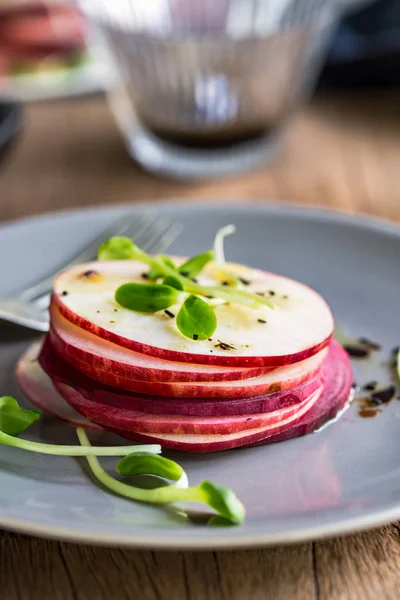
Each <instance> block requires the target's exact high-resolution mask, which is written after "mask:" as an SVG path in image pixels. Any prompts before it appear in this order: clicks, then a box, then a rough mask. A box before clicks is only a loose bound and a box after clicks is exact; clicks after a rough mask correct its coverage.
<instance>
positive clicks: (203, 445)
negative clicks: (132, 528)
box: [113, 342, 353, 453]
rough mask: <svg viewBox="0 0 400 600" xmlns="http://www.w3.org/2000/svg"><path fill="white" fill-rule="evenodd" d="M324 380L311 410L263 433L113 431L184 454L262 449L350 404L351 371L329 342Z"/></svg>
mask: <svg viewBox="0 0 400 600" xmlns="http://www.w3.org/2000/svg"><path fill="white" fill-rule="evenodd" d="M324 369H325V374H326V379H325V385H324V390H323V392H322V394H321V396H320V397H319V399H318V400H317V401H316V402H315V404H314V405H313V406H312V408H311V409H310V410H309V411H307V412H306V413H305V414H304V415H303V416H302V417H299V418H298V419H297V421H294V422H291V423H290V425H289V426H288V427H287V426H285V425H283V426H280V427H279V426H278V427H275V429H274V430H271V429H270V428H266V429H265V430H263V431H259V432H254V431H252V430H248V431H247V432H246V431H242V432H237V433H235V434H232V435H228V436H221V435H218V436H212V435H210V436H195V435H175V436H172V435H168V434H161V435H159V436H150V435H146V434H142V433H136V432H127V431H126V430H113V431H114V432H115V433H118V434H119V435H122V436H123V437H126V438H128V439H134V440H136V441H140V442H148V443H155V442H156V443H159V444H162V445H163V446H164V447H166V448H171V449H174V450H182V451H184V452H196V453H205V452H218V451H221V450H230V449H233V448H239V447H247V446H262V445H265V444H271V443H274V442H279V441H284V440H289V439H291V438H295V437H298V436H302V435H306V434H308V433H312V432H314V431H315V430H316V429H318V428H319V427H321V426H322V425H324V424H325V423H326V422H329V421H330V420H333V419H334V418H335V417H336V416H337V415H338V414H339V413H340V412H341V411H342V410H343V409H344V408H345V407H346V406H347V405H348V404H349V402H350V399H351V395H352V394H351V390H352V385H353V371H352V367H351V363H350V360H349V357H348V355H347V353H346V352H345V351H344V350H343V349H342V348H341V346H340V345H339V344H337V343H336V342H332V344H331V347H330V353H329V355H328V357H327V359H326V362H325V364H324Z"/></svg>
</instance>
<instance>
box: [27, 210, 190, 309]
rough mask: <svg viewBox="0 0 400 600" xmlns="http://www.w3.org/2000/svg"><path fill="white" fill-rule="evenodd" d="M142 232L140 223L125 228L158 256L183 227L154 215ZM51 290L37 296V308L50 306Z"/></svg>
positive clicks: (146, 219) (145, 217)
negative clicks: (139, 227) (139, 228)
mask: <svg viewBox="0 0 400 600" xmlns="http://www.w3.org/2000/svg"><path fill="white" fill-rule="evenodd" d="M140 226H141V227H142V229H141V231H140V232H138V235H137V236H136V232H137V231H138V223H137V222H135V223H128V224H127V226H126V227H125V228H124V235H125V236H127V237H134V238H135V240H134V241H135V243H137V244H138V245H140V246H141V247H142V248H143V249H144V250H146V251H148V252H153V253H154V254H158V253H160V252H165V250H167V248H169V246H171V244H172V243H173V242H174V241H175V240H176V239H177V237H178V236H179V235H180V233H181V232H182V229H183V227H182V225H181V224H180V223H173V222H171V221H170V220H169V219H166V218H163V217H161V218H159V219H156V218H155V217H154V216H153V215H148V214H147V215H143V216H142V218H141V220H140ZM50 291H51V287H50V289H49V290H46V291H45V292H43V293H42V294H40V295H37V296H36V297H35V298H34V299H33V301H34V303H35V306H36V307H37V308H39V309H43V310H44V309H46V308H47V307H48V305H49V299H50V296H49V293H50Z"/></svg>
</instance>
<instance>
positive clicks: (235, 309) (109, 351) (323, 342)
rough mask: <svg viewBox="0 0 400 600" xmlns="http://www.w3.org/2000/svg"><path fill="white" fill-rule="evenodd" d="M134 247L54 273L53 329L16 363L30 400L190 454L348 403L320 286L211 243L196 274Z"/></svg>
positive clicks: (265, 437)
mask: <svg viewBox="0 0 400 600" xmlns="http://www.w3.org/2000/svg"><path fill="white" fill-rule="evenodd" d="M126 244H127V245H128V242H126ZM103 255H104V253H103ZM105 255H106V257H107V258H108V257H109V256H110V253H105ZM100 256H102V254H100ZM133 256H134V257H135V260H134V259H132V258H130V257H129V253H128V254H126V253H125V252H122V253H120V254H118V253H117V258H124V259H125V260H100V261H96V262H92V263H88V264H84V265H77V266H73V267H71V268H69V269H68V270H66V271H64V272H63V273H61V274H60V275H59V277H58V278H57V280H56V281H55V284H54V290H53V297H52V302H51V307H50V316H51V327H50V331H49V334H48V335H47V337H46V339H45V340H44V342H43V344H42V346H41V348H40V351H39V355H38V357H37V360H35V359H36V355H35V356H33V361H32V352H31V353H30V354H29V356H28V355H27V356H26V357H25V359H22V361H21V363H20V365H19V368H18V378H19V381H20V383H21V387H22V388H23V389H24V390H25V391H26V392H27V393H28V394H29V396H30V399H31V401H32V402H33V403H34V404H35V403H36V404H38V405H40V406H41V407H42V408H47V410H48V411H50V412H52V413H53V414H55V415H56V416H57V415H58V416H60V417H61V418H64V419H66V420H70V421H71V422H75V423H82V422H84V423H86V424H87V425H88V426H94V427H101V428H104V429H106V430H112V431H116V432H118V433H119V434H121V435H122V436H124V437H126V438H130V439H134V440H138V441H148V442H155V441H157V442H159V443H161V444H162V445H163V446H165V447H170V448H175V449H180V450H184V451H192V452H211V451H216V450H224V449H228V448H235V447H239V446H248V445H256V444H266V443H269V442H273V441H277V440H281V439H288V438H291V437H295V436H298V435H302V434H305V433H309V432H311V431H313V430H315V429H316V428H318V427H319V426H320V425H321V424H322V423H324V422H326V421H327V420H329V419H331V418H333V417H335V415H336V414H337V413H338V412H339V411H340V410H341V409H342V408H343V406H344V405H345V404H346V402H347V400H348V398H349V395H350V390H351V386H352V382H353V376H352V370H351V366H350V362H349V359H348V356H347V354H346V353H345V352H344V350H343V349H342V348H341V347H340V345H339V344H338V343H337V342H335V341H333V340H332V332H333V318H332V314H331V311H330V309H329V307H328V305H327V304H326V302H325V301H324V300H323V298H322V297H321V296H320V295H319V294H318V293H317V292H315V291H314V290H312V289H311V288H309V287H307V286H305V285H303V284H301V283H299V282H297V281H294V280H291V279H288V278H286V277H282V276H278V275H275V274H272V273H268V272H264V271H261V270H258V269H253V268H249V267H245V266H242V265H236V264H226V263H224V264H223V265H221V262H215V261H214V260H213V257H214V255H213V253H209V256H208V257H207V259H206V260H205V259H203V261H202V264H201V269H199V268H198V269H197V270H196V271H195V273H196V276H195V277H194V276H193V272H194V271H191V272H190V273H188V272H187V271H186V270H185V269H184V268H183V267H182V265H183V266H184V265H187V264H190V261H189V263H188V262H187V261H185V260H184V259H179V258H177V257H169V258H166V257H162V258H159V259H158V258H157V261H158V262H157V264H156V265H154V264H152V262H151V259H150V258H147V255H146V257H143V256H142V254H139V260H138V259H137V256H136V254H133ZM202 256H203V257H204V256H205V255H202ZM111 257H113V254H112V253H111ZM192 260H193V259H192ZM160 261H161V262H160ZM200 262H201V261H200ZM191 264H193V263H191ZM160 265H161V266H162V265H165V271H163V269H161V271H160V272H159V273H157V268H158V267H160ZM174 271H175V273H176V277H174ZM170 290H172V292H171V291H170ZM168 294H171V298H169V299H168V298H167V296H168ZM143 298H144V300H143ZM143 302H145V303H146V302H147V304H145V305H144V304H143ZM36 354H37V352H36Z"/></svg>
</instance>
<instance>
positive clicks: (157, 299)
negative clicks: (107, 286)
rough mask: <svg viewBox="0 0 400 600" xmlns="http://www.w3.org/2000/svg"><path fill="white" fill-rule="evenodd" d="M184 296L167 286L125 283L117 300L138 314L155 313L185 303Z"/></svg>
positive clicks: (116, 293)
mask: <svg viewBox="0 0 400 600" xmlns="http://www.w3.org/2000/svg"><path fill="white" fill-rule="evenodd" d="M185 298H186V294H183V293H182V292H180V291H179V290H177V289H176V288H175V287H171V286H170V285H165V284H159V285H158V284H151V283H125V284H123V285H121V286H119V288H118V289H117V291H116V292H115V300H116V301H117V302H118V304H120V305H121V306H123V307H124V308H129V309H130V310H134V311H137V312H143V313H155V312H158V311H159V310H165V309H166V308H169V307H170V306H173V305H174V304H178V303H179V302H182V301H184V300H185Z"/></svg>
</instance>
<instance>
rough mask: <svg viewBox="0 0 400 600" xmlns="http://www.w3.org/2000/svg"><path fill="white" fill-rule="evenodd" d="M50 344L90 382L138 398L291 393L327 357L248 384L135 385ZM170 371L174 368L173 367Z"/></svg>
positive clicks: (279, 370) (322, 355)
mask: <svg viewBox="0 0 400 600" xmlns="http://www.w3.org/2000/svg"><path fill="white" fill-rule="evenodd" d="M49 343H50V344H51V346H52V347H53V349H54V350H55V351H56V352H57V353H58V354H59V355H60V356H62V358H63V359H64V360H65V361H66V362H68V363H69V364H70V365H72V366H73V367H75V368H76V369H77V370H78V371H80V372H81V373H84V374H85V375H87V376H88V377H90V378H91V379H94V380H95V381H98V382H100V383H102V384H104V385H108V386H111V387H115V388H118V389H122V390H128V391H132V392H136V393H138V394H150V395H154V396H163V397H166V398H244V397H247V396H260V395H264V394H270V393H272V392H274V391H277V390H279V391H281V390H289V389H291V388H293V387H296V386H297V385H300V384H301V383H303V382H304V381H307V380H309V379H310V378H312V377H313V376H314V375H315V374H316V373H318V371H319V369H320V367H321V364H322V362H323V360H324V359H325V357H326V353H327V351H328V350H327V348H325V349H324V350H321V351H320V352H318V354H315V355H314V356H311V357H309V358H307V359H305V360H303V361H301V362H298V363H295V364H290V365H288V366H286V367H279V368H278V367H277V368H276V369H272V370H270V371H269V372H268V373H266V374H265V375H260V376H258V377H254V378H251V379H248V380H247V379H246V380H237V381H228V382H226V381H222V382H217V381H215V382H185V383H184V382H165V381H135V380H132V379H128V378H126V377H123V376H121V375H119V374H118V373H115V372H114V373H113V372H109V371H103V370H102V369H99V368H98V367H93V366H92V365H91V364H88V363H85V362H82V361H80V360H77V359H76V358H75V357H73V356H71V354H68V353H64V352H63V351H62V348H60V344H59V341H58V340H57V338H56V336H54V334H52V333H50V335H49ZM171 368H173V367H172V366H171Z"/></svg>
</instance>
